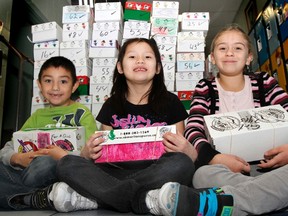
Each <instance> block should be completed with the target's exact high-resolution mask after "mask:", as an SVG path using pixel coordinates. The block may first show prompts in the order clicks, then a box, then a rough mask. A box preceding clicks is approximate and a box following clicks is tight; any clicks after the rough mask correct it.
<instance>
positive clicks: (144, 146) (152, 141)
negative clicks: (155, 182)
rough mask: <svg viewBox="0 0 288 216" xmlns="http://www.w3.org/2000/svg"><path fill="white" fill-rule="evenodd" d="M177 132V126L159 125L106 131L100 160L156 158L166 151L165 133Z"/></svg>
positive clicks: (118, 160) (115, 160)
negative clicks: (164, 143) (163, 141)
mask: <svg viewBox="0 0 288 216" xmlns="http://www.w3.org/2000/svg"><path fill="white" fill-rule="evenodd" d="M168 131H171V132H173V133H176V126H175V125H173V126H158V127H144V128H132V129H118V130H111V131H104V133H105V135H104V138H105V141H104V143H102V144H101V145H103V148H102V155H101V157H100V158H98V159H97V160H96V162H97V163H100V162H122V161H137V160H155V159H158V158H159V157H161V155H162V154H163V153H164V152H165V151H164V145H163V144H162V140H163V138H162V136H163V134H164V133H166V132H168ZM143 141H144V142H143Z"/></svg>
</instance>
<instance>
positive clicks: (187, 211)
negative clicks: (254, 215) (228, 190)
mask: <svg viewBox="0 0 288 216" xmlns="http://www.w3.org/2000/svg"><path fill="white" fill-rule="evenodd" d="M232 210H233V197H232V196H231V195H228V194H225V193H224V192H223V191H222V189H220V188H219V189H212V188H211V189H194V188H189V187H187V186H183V185H181V186H180V191H179V198H178V206H177V215H222V216H229V215H232Z"/></svg>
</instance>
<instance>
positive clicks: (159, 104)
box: [111, 38, 168, 114]
mask: <svg viewBox="0 0 288 216" xmlns="http://www.w3.org/2000/svg"><path fill="white" fill-rule="evenodd" d="M135 42H136V43H143V42H144V43H146V44H148V45H149V46H150V47H151V49H152V50H153V52H154V55H155V58H156V67H157V68H158V67H160V70H159V71H160V72H159V74H155V76H154V78H153V82H152V86H151V88H150V89H149V90H148V92H146V93H145V95H143V97H145V96H147V95H148V103H149V104H150V105H151V107H152V109H153V111H154V112H156V113H159V112H161V111H162V110H163V108H166V107H164V104H165V103H164V102H165V100H166V98H167V95H168V91H167V88H166V86H165V82H164V70H163V66H162V62H161V55H160V52H159V49H158V46H157V43H156V41H155V40H154V39H153V38H151V39H146V38H131V39H128V40H126V41H125V43H124V44H123V46H122V47H121V49H120V51H119V55H118V60H117V61H118V62H119V63H120V64H121V66H122V65H123V58H124V55H125V53H126V50H127V47H128V46H129V45H130V44H132V43H135ZM157 68H155V70H157ZM127 92H128V85H127V82H126V78H125V75H124V74H123V73H122V74H120V73H119V72H118V69H117V66H116V67H115V69H114V74H113V87H112V89H111V96H114V99H115V100H114V102H115V104H113V106H114V107H115V109H116V110H117V111H118V112H119V113H121V114H124V113H126V111H125V109H124V105H125V101H126V95H127Z"/></svg>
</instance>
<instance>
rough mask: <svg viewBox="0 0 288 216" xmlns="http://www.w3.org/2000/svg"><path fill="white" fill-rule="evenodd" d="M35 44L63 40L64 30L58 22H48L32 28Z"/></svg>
mask: <svg viewBox="0 0 288 216" xmlns="http://www.w3.org/2000/svg"><path fill="white" fill-rule="evenodd" d="M31 32H32V41H33V43H40V42H44V41H52V40H58V41H61V40H62V28H61V27H60V26H59V25H58V24H57V23H56V22H47V23H42V24H37V25H32V26H31Z"/></svg>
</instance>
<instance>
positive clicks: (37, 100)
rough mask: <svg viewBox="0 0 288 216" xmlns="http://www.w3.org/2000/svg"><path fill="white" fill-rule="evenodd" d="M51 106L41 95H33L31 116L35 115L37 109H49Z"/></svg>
mask: <svg viewBox="0 0 288 216" xmlns="http://www.w3.org/2000/svg"><path fill="white" fill-rule="evenodd" d="M49 106H50V104H49V102H48V101H47V99H46V98H44V97H43V95H42V94H41V93H40V94H38V95H33V97H32V105H31V114H32V113H34V112H35V111H36V110H37V109H40V108H46V107H49Z"/></svg>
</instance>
